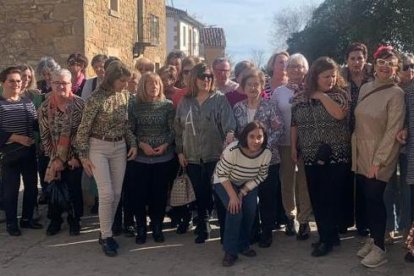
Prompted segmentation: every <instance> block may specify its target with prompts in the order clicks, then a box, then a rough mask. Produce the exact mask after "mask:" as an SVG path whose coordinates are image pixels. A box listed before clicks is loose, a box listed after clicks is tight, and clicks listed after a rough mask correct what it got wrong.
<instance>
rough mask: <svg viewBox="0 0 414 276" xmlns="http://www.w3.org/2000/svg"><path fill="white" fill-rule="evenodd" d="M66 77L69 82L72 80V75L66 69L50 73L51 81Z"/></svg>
mask: <svg viewBox="0 0 414 276" xmlns="http://www.w3.org/2000/svg"><path fill="white" fill-rule="evenodd" d="M60 76H62V77H68V78H69V80H72V73H71V72H70V71H69V70H68V69H63V68H61V69H58V70H54V71H52V72H51V77H52V79H55V78H57V77H60Z"/></svg>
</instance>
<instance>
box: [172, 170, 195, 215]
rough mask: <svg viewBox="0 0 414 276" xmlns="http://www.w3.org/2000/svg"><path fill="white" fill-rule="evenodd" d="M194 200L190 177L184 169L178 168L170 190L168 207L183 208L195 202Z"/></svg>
mask: <svg viewBox="0 0 414 276" xmlns="http://www.w3.org/2000/svg"><path fill="white" fill-rule="evenodd" d="M195 199H196V198H195V193H194V189H193V185H192V184H191V180H190V177H189V176H188V174H187V172H186V169H185V168H183V167H181V166H180V168H179V169H178V172H177V176H176V177H175V179H174V182H173V186H172V189H171V194H170V205H171V206H172V207H177V206H183V205H187V204H189V203H191V202H193V201H195Z"/></svg>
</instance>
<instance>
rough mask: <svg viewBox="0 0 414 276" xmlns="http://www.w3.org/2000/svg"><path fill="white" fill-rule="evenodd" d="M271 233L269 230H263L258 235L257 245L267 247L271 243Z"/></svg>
mask: <svg viewBox="0 0 414 276" xmlns="http://www.w3.org/2000/svg"><path fill="white" fill-rule="evenodd" d="M272 242H273V235H272V231H271V230H263V231H262V234H261V235H260V240H259V247H261V248H268V247H270V246H271V245H272Z"/></svg>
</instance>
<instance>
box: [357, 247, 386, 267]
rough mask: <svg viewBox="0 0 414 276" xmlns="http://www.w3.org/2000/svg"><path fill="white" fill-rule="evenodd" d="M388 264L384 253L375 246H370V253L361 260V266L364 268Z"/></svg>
mask: <svg viewBox="0 0 414 276" xmlns="http://www.w3.org/2000/svg"><path fill="white" fill-rule="evenodd" d="M386 262H388V260H387V256H386V254H385V251H384V250H382V249H381V248H379V247H378V246H376V245H373V246H372V249H371V252H369V254H368V255H367V256H366V257H365V258H363V259H362V261H361V264H363V265H364V266H366V267H370V268H374V267H378V266H381V265H383V264H385V263H386Z"/></svg>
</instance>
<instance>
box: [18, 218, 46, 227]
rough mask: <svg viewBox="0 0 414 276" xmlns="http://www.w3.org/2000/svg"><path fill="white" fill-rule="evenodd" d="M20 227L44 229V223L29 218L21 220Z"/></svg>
mask: <svg viewBox="0 0 414 276" xmlns="http://www.w3.org/2000/svg"><path fill="white" fill-rule="evenodd" d="M20 228H28V229H42V228H43V225H41V224H40V223H38V222H35V221H29V220H27V219H21V220H20Z"/></svg>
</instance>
